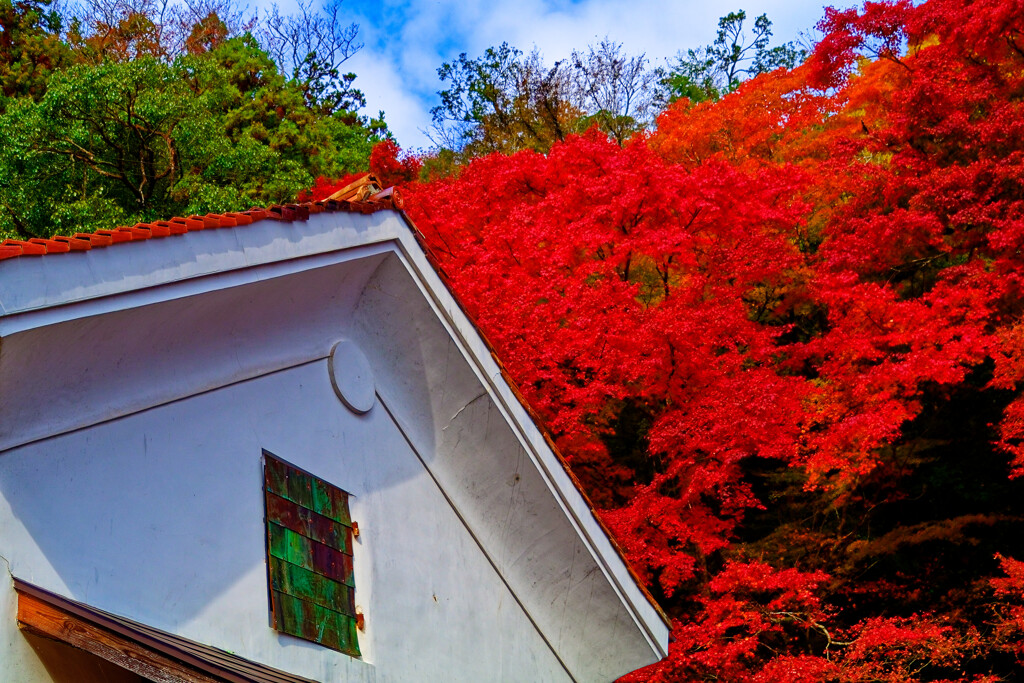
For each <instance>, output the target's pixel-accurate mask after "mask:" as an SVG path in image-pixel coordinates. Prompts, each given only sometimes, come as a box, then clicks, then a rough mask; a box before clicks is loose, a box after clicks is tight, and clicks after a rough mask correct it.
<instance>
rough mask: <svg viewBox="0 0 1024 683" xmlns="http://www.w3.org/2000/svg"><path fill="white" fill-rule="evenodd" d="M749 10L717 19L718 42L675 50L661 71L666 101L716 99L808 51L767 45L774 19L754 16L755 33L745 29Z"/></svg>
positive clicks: (662, 94)
mask: <svg viewBox="0 0 1024 683" xmlns="http://www.w3.org/2000/svg"><path fill="white" fill-rule="evenodd" d="M746 20H747V13H746V12H745V11H743V10H739V11H738V12H730V13H729V14H727V15H725V16H724V17H721V18H720V19H719V20H718V34H717V35H716V37H715V42H713V43H712V44H711V45H705V46H704V47H700V48H697V49H692V50H687V51H686V53H685V54H684V53H683V52H681V51H680V52H679V53H677V54H676V57H675V61H674V62H673V63H672V64H670V65H669V68H668V69H662V70H661V73H660V86H661V88H660V93H659V99H661V100H662V101H663V102H664V103H665V104H669V103H671V102H675V101H676V100H677V99H679V98H681V97H685V98H687V99H689V100H690V101H692V102H703V101H705V100H717V99H718V98H720V97H722V96H723V95H726V94H728V93H730V92H732V91H733V90H735V89H736V88H738V87H739V85H740V83H741V82H743V81H744V80H746V79H748V78H753V77H754V76H756V75H758V74H762V73H766V72H769V71H773V70H775V69H777V68H779V67H786V68H793V67H794V66H796V65H797V64H798V63H799V62H801V61H802V60H803V58H804V56H805V54H806V53H805V51H804V50H803V49H801V48H799V47H797V45H796V44H795V43H793V42H789V43H783V44H782V45H777V46H775V47H768V45H769V42H770V41H771V37H772V22H771V21H770V20H769V19H768V16H767V15H764V14H762V15H761V16H759V17H757V18H756V19H754V30H753V33H752V34H751V35H750V36H748V35H747V34H746V33H745V32H744V30H743V24H744V22H745V21H746Z"/></svg>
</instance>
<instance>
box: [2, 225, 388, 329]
mask: <svg viewBox="0 0 1024 683" xmlns="http://www.w3.org/2000/svg"><path fill="white" fill-rule="evenodd" d="M395 243H396V240H393V239H389V240H386V241H382V242H376V243H372V244H367V245H364V246H359V247H349V248H346V249H341V250H338V251H331V252H326V253H320V254H311V255H308V256H299V257H295V258H292V259H288V260H285V261H276V262H272V263H265V264H261V265H256V266H244V267H237V268H234V269H232V270H225V271H221V272H216V273H207V274H203V275H197V276H195V277H191V278H188V279H186V280H176V281H173V282H167V283H163V284H156V285H151V286H148V287H145V288H143V289H136V290H130V291H127V292H122V293H119V294H109V295H105V296H102V297H97V298H92V299H84V300H81V301H74V302H69V303H66V304H61V305H57V306H53V307H48V308H40V309H33V310H30V311H25V312H22V313H11V314H8V315H2V316H0V339H2V338H3V337H6V336H9V335H12V334H16V333H18V332H25V331H26V330H32V329H36V328H39V327H47V326H49V325H56V324H58V323H62V322H67V321H69V320H78V319H80V318H89V317H92V316H97V315H103V314H104V313H111V312H113V311H123V310H127V309H130V308H138V307H140V306H148V305H150V304H158V303H163V302H165V301H173V300H174V299H182V298H184V297H187V296H193V295H196V294H204V293H208V292H211V291H214V290H219V289H228V288H230V287H239V286H241V285H246V284H251V283H253V282H258V281H260V280H270V279H273V278H276V277H283V276H285V275H293V274H295V273H301V272H304V271H307V270H313V269H315V268H322V267H325V266H333V265H338V264H341V263H348V262H351V261H356V260H359V259H362V258H366V257H368V256H377V255H380V254H386V253H396V250H395V247H394V245H395ZM58 258H59V257H58Z"/></svg>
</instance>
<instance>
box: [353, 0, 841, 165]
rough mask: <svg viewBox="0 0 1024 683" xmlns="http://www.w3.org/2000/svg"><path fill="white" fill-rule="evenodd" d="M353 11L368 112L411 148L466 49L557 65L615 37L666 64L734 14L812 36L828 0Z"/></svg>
mask: <svg viewBox="0 0 1024 683" xmlns="http://www.w3.org/2000/svg"><path fill="white" fill-rule="evenodd" d="M842 4H848V3H842ZM345 7H346V8H347V9H348V10H349V11H350V12H352V13H353V20H354V21H357V22H358V23H359V24H360V33H361V35H362V38H363V40H364V42H365V43H366V47H365V48H364V49H363V51H362V52H361V53H360V54H358V55H357V56H356V57H354V58H353V59H352V60H351V61H350V62H349V63H348V64H347V65H346V67H347V68H351V69H352V70H353V71H355V72H356V74H357V75H358V80H357V84H358V86H359V87H360V88H361V89H362V90H363V91H364V92H365V93H366V96H367V100H368V107H367V109H368V111H369V112H370V113H373V114H376V112H377V110H378V109H384V111H385V112H386V113H387V120H388V122H389V126H390V127H391V129H392V131H393V132H394V133H395V136H396V137H397V138H398V141H399V142H400V143H401V144H402V145H403V146H405V147H407V148H412V147H424V146H427V145H428V144H429V142H428V140H427V139H426V138H425V136H424V135H423V133H422V132H421V131H422V130H425V129H427V128H428V127H429V124H430V108H431V107H432V106H433V105H435V104H436V103H437V102H436V98H435V93H436V91H437V90H439V89H441V88H442V84H441V83H440V82H439V81H438V79H437V67H439V66H440V65H441V63H442V62H445V61H450V60H452V59H454V58H456V57H457V56H458V54H459V53H460V52H466V53H468V54H469V56H470V57H476V56H478V55H480V54H481V53H482V52H483V51H484V50H485V49H486V48H487V47H490V46H494V45H498V44H500V43H502V42H506V41H507V42H508V43H509V44H511V45H514V46H516V47H518V48H520V49H522V50H524V51H529V50H530V49H532V47H533V46H535V45H536V46H537V48H538V49H539V50H540V51H541V53H542V54H543V55H544V57H545V59H546V60H547V61H549V62H551V61H554V60H557V59H561V58H564V57H567V56H568V55H569V53H571V52H572V50H573V49H585V48H586V47H587V45H590V44H594V43H596V42H598V41H600V40H601V39H603V38H604V37H606V36H607V37H609V38H611V39H612V40H614V41H616V42H620V43H622V44H623V46H624V49H625V50H626V51H627V52H628V53H630V54H637V53H640V52H644V53H646V55H647V57H648V58H649V59H650V60H651V63H652V65H655V66H657V65H661V64H664V61H665V59H667V58H670V57H672V56H673V55H675V54H676V52H678V51H680V50H685V49H687V48H692V47H697V46H699V45H703V44H706V43H709V42H711V41H712V40H713V39H714V36H715V30H716V28H717V23H718V17H719V16H722V15H724V14H727V13H728V12H730V11H734V10H738V9H741V8H742V9H745V10H746V12H747V16H748V17H749V20H748V21H749V23H752V22H753V18H754V17H755V16H757V15H759V14H762V13H766V14H767V15H768V18H769V19H771V20H772V21H773V23H774V26H773V28H774V32H775V40H777V41H780V42H781V41H787V40H793V39H795V38H796V37H797V34H798V33H799V32H800V31H802V30H808V29H811V28H812V27H813V26H814V24H815V23H816V22H817V21H818V20H819V19H820V18H821V16H822V15H823V13H824V10H823V6H822V4H821V0H796V1H792V2H783V1H781V0H755V1H751V2H742V3H741V2H737V3H736V6H732V5H717V6H716V5H712V4H709V3H703V2H696V1H694V0H677V1H676V2H665V1H662V0H633V1H631V2H623V1H622V0H577V1H575V2H573V1H571V0H516V1H514V2H509V1H508V0H406V1H401V0H383V2H381V1H380V0H378V2H373V3H372V4H371V3H370V0H361V1H359V2H348V3H346V5H345Z"/></svg>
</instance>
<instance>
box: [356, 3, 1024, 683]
mask: <svg viewBox="0 0 1024 683" xmlns="http://www.w3.org/2000/svg"><path fill="white" fill-rule="evenodd" d="M820 29H821V30H822V31H823V32H824V34H825V36H824V38H823V39H822V41H821V42H820V43H819V45H818V47H817V49H816V50H815V52H814V54H813V55H812V56H811V57H810V58H809V60H808V61H807V62H806V63H805V64H803V65H802V66H800V67H798V68H796V69H793V70H788V71H787V70H779V71H776V72H774V73H771V74H765V75H762V76H760V77H758V78H756V79H753V80H751V81H748V82H747V83H745V84H743V85H742V86H741V87H740V88H739V89H738V90H737V91H736V92H735V93H733V94H731V95H728V96H726V97H725V98H723V99H722V100H721V101H718V102H705V103H701V104H699V105H693V104H691V103H689V102H687V101H685V100H683V101H680V102H678V103H677V104H675V105H673V106H672V107H671V108H670V109H669V110H668V111H666V112H665V113H664V114H663V115H662V116H661V118H660V119H659V121H658V127H657V130H656V132H654V133H651V134H647V135H643V136H638V137H637V138H635V139H633V140H632V141H630V142H629V143H627V144H626V145H625V146H623V147H619V146H617V145H616V144H614V143H612V142H610V141H609V140H607V139H606V138H605V137H604V136H603V135H601V134H600V133H598V132H597V131H596V130H592V131H591V132H589V133H587V134H585V135H583V136H578V137H574V138H570V139H569V140H568V141H566V142H565V143H563V144H558V145H555V146H554V147H553V148H552V150H551V151H550V153H549V154H547V155H540V154H537V153H533V152H521V153H519V154H516V155H513V156H509V157H506V156H500V155H492V156H489V157H485V158H481V159H477V160H475V161H472V162H471V163H470V164H468V165H467V166H466V167H464V168H462V169H461V172H460V173H459V174H458V176H457V177H450V178H442V179H435V180H432V181H430V182H426V183H420V182H414V178H415V173H414V172H413V168H412V166H411V165H407V164H408V163H409V162H400V161H398V158H399V157H398V151H397V149H390V148H389V149H388V150H384V149H383V148H382V151H381V153H380V154H379V155H377V157H378V161H377V162H376V163H378V164H381V165H382V168H381V170H380V172H381V173H382V174H384V175H386V176H387V177H388V178H389V179H393V181H394V182H404V183H406V184H405V190H406V195H407V197H408V207H409V209H408V210H409V212H410V214H411V216H412V218H413V220H414V222H415V223H416V224H417V226H418V227H419V229H420V230H421V231H422V232H423V234H424V236H425V239H426V241H427V243H428V245H429V247H430V248H431V249H432V250H433V252H434V254H435V256H436V257H437V259H438V260H439V261H440V262H441V265H442V266H443V267H444V269H445V271H446V272H447V273H448V275H449V277H450V279H451V282H452V286H453V288H454V290H455V291H456V293H457V295H458V296H459V298H460V299H461V301H462V302H463V304H464V305H465V307H466V309H467V311H468V312H469V314H470V315H471V316H472V317H473V318H474V319H475V321H476V322H477V323H478V325H479V326H480V327H481V329H482V330H483V331H484V332H485V334H486V335H487V336H488V337H489V338H490V340H491V341H492V343H493V344H494V345H495V346H496V347H497V350H498V353H499V355H500V356H501V357H502V359H503V360H504V361H505V362H506V365H507V367H508V369H509V371H510V372H511V374H512V375H513V377H514V378H515V379H516V381H517V382H518V384H519V386H520V388H521V389H522V391H523V393H524V395H525V396H526V397H527V399H528V400H529V401H530V403H531V404H532V406H533V407H534V408H535V409H536V410H537V411H538V413H539V414H540V415H541V417H542V418H543V420H544V421H545V423H546V426H547V427H548V428H549V429H550V430H551V432H552V434H553V436H554V438H555V440H556V443H557V444H558V446H559V448H560V449H561V450H562V452H563V453H564V454H565V456H566V458H567V459H568V460H569V462H570V464H571V466H572V467H573V469H574V471H575V473H576V474H577V476H579V478H580V479H581V480H582V481H583V483H584V485H585V487H586V488H587V490H588V493H589V494H590V495H591V498H592V499H593V500H594V501H595V503H596V505H598V507H599V508H600V509H601V514H602V517H603V519H604V520H605V521H606V523H607V525H608V526H609V527H610V528H611V530H612V531H613V533H614V534H615V535H616V537H617V538H618V540H619V541H620V543H621V545H622V546H623V548H624V549H625V551H626V553H627V555H628V556H629V558H630V560H631V561H632V562H633V564H634V565H635V567H636V568H637V570H638V572H639V574H640V576H641V578H642V579H643V580H644V581H645V582H646V583H647V584H648V586H649V587H651V589H652V590H653V591H654V592H655V594H656V595H657V596H658V597H659V599H660V600H661V602H662V604H663V605H664V606H665V608H666V610H667V611H668V613H669V614H670V615H671V616H672V618H673V638H674V642H673V643H672V647H671V655H670V657H669V658H668V659H667V660H666V661H664V662H662V663H660V664H657V665H655V666H653V667H650V668H648V669H645V670H642V671H640V672H637V673H635V674H632V675H631V676H629V677H627V680H635V681H640V680H653V681H690V680H733V681H738V680H752V681H758V682H760V683H773V682H781V681H906V680H931V681H939V680H976V681H988V680H991V681H994V680H1005V679H1006V678H1012V677H1013V676H1014V675H1015V672H1018V671H1019V670H1020V666H1021V665H1022V664H1024V651H1022V650H1021V648H1020V646H1019V642H1020V638H1021V636H1022V635H1024V616H1022V615H1024V579H1022V577H1024V569H1022V567H1024V564H1022V563H1021V562H1019V561H1017V560H1015V559H1011V558H1013V557H1024V513H1022V509H1021V503H1020V501H1021V500H1024V498H1022V494H1024V482H1022V480H1020V479H1014V477H1016V476H1017V475H1019V474H1022V473H1024V392H1022V391H1021V388H1022V386H1024V303H1022V302H1024V296H1022V284H1024V280H1022V275H1024V6H1022V5H1021V3H1020V2H1019V0H978V1H974V2H972V1H970V0H928V1H927V2H924V3H922V4H917V5H916V6H915V5H914V4H913V3H911V2H909V0H898V1H896V2H868V3H866V4H865V5H864V7H863V8H862V9H860V10H843V11H839V10H832V9H830V10H828V11H827V12H826V15H825V18H824V19H823V21H822V22H821V24H820ZM376 154H377V153H376V151H375V155H376ZM416 170H418V169H416Z"/></svg>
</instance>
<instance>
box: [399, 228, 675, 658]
mask: <svg viewBox="0 0 1024 683" xmlns="http://www.w3.org/2000/svg"><path fill="white" fill-rule="evenodd" d="M403 215H404V214H403ZM397 241H398V244H399V247H400V249H401V257H402V262H403V264H404V265H405V267H406V268H407V269H408V271H409V272H410V273H411V274H412V275H413V276H414V279H415V281H416V284H417V287H419V288H420V291H421V292H422V293H423V294H424V296H425V297H426V298H427V300H428V301H429V302H430V304H431V307H432V308H433V309H434V313H435V314H436V315H437V316H438V317H439V319H440V320H441V321H442V324H444V326H445V329H446V330H447V332H448V333H449V334H450V335H451V336H452V338H453V339H455V340H456V341H457V342H458V345H459V350H460V352H461V353H462V355H463V356H464V357H465V358H466V360H467V361H468V362H469V364H470V367H471V368H472V369H473V372H474V374H475V375H476V376H477V379H478V380H479V381H480V383H481V384H482V385H483V386H484V387H486V388H487V391H488V394H489V395H490V396H491V398H492V400H494V401H495V405H496V406H497V407H498V408H499V409H500V411H501V413H502V416H503V417H504V418H505V419H506V421H507V422H508V423H509V424H510V425H512V426H513V428H514V431H515V434H516V438H517V439H518V440H519V443H520V444H521V445H522V446H523V448H524V450H525V451H526V452H527V453H528V454H529V455H530V459H531V461H532V462H533V464H534V466H535V467H536V468H537V469H538V471H539V472H540V473H541V474H542V476H543V477H544V480H545V483H546V484H547V486H548V489H549V490H550V492H551V493H552V495H553V496H554V497H555V499H556V500H557V501H558V504H559V506H560V507H561V508H562V510H563V512H564V513H565V514H566V517H567V518H568V519H569V521H570V523H571V524H572V525H573V528H574V529H575V531H576V532H577V534H579V535H580V537H581V538H583V539H585V541H586V544H587V549H588V550H589V551H590V553H591V556H592V557H593V558H594V561H595V562H596V564H597V565H598V566H599V567H601V571H602V572H603V573H604V575H605V578H606V579H607V580H608V582H609V583H610V584H611V585H612V587H613V588H614V590H615V592H616V594H617V595H618V596H619V599H620V600H621V601H622V604H623V606H624V607H626V609H627V610H628V612H629V614H630V616H631V617H632V619H633V621H634V622H635V623H636V625H637V628H638V629H639V630H640V632H641V633H643V634H644V637H645V639H646V640H647V643H648V645H649V646H650V647H651V650H652V651H654V652H655V653H658V654H659V659H660V658H664V657H666V656H668V640H667V637H666V639H665V642H664V644H663V643H662V642H660V641H659V639H658V637H657V635H656V634H655V632H654V627H653V626H652V625H651V623H650V620H653V621H656V623H659V624H664V621H663V620H662V618H661V615H660V614H658V612H657V611H656V610H655V608H654V607H653V606H652V605H651V604H650V603H649V602H648V600H647V598H646V596H644V595H643V594H642V593H641V592H640V590H639V589H638V588H636V586H635V585H634V581H633V578H632V575H631V574H630V573H629V570H628V569H627V568H626V566H625V563H624V562H623V561H622V559H621V558H620V557H619V553H618V551H617V550H616V549H615V548H614V547H613V546H612V544H611V541H610V540H609V539H608V537H607V536H606V535H605V532H604V529H603V528H602V527H601V526H600V524H599V523H598V522H597V520H595V519H593V515H594V514H595V513H594V512H593V511H592V510H591V509H590V508H589V506H587V505H586V503H585V501H584V499H583V496H582V495H580V494H579V491H578V490H577V489H576V485H575V483H573V481H572V480H571V479H570V478H569V476H568V474H567V473H566V472H565V469H564V467H563V465H562V463H561V462H560V461H559V460H558V458H557V456H555V454H554V453H553V452H551V450H550V448H548V446H547V442H546V441H545V439H544V437H543V435H542V434H541V433H540V430H539V429H538V428H537V426H536V425H535V424H534V423H533V419H532V417H530V415H529V414H528V413H527V412H526V410H525V409H524V408H523V406H522V405H521V404H520V403H519V399H518V398H517V397H516V396H515V395H514V394H513V392H512V390H511V388H509V387H508V385H507V384H506V383H505V381H504V378H503V377H502V374H501V369H500V368H499V367H498V366H497V364H496V363H495V362H494V360H493V359H492V358H491V356H490V351H489V349H488V348H487V345H486V344H485V343H484V341H483V339H481V338H480V336H479V333H478V332H477V331H476V328H475V326H474V325H473V323H472V322H471V321H470V320H469V319H468V318H467V317H466V315H465V314H464V313H463V312H462V308H461V307H460V306H459V305H458V303H457V302H456V301H455V299H454V297H452V296H451V294H450V293H449V292H448V288H447V287H446V286H445V285H444V283H443V282H442V281H441V278H440V277H439V276H438V275H437V273H436V271H435V270H434V268H433V266H431V265H430V263H429V261H427V258H426V256H425V255H424V254H423V252H422V250H421V249H420V247H419V245H418V244H416V243H415V238H414V237H412V234H411V232H410V234H409V237H408V238H407V239H403V238H399V239H398V240H397ZM410 243H411V244H410ZM442 299H443V300H442ZM460 323H461V325H460ZM463 330H467V331H468V333H469V334H472V335H473V337H474V338H473V339H472V340H470V339H467V336H468V335H467V334H464V333H463ZM474 347H475V348H474ZM470 349H473V350H472V351H471V350H470ZM396 423H397V420H396ZM538 444H543V446H540V447H539V446H538ZM545 453H546V454H548V457H544V455H543V454H545ZM558 480H561V481H558ZM565 486H568V487H569V490H571V492H572V493H571V494H569V495H566V489H565V488H564V487H565ZM570 496H571V497H572V498H575V501H576V504H573V501H572V500H570ZM587 518H590V521H589V524H588V523H587V522H586V521H584V520H586V519H587ZM588 526H589V527H591V528H588ZM594 527H596V528H594ZM595 531H596V532H597V533H596V534H595V533H594V532H595ZM599 544H600V545H601V546H604V547H603V548H601V549H599V548H598V545H599ZM609 555H610V556H611V557H614V558H615V559H616V560H617V564H618V565H619V571H617V572H616V571H615V569H614V568H613V567H612V566H611V564H610V563H609V561H608V557H609ZM627 586H632V587H633V591H631V592H633V593H634V595H633V596H630V595H627V588H626V587H627ZM644 613H646V614H644ZM666 635H667V633H666Z"/></svg>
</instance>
